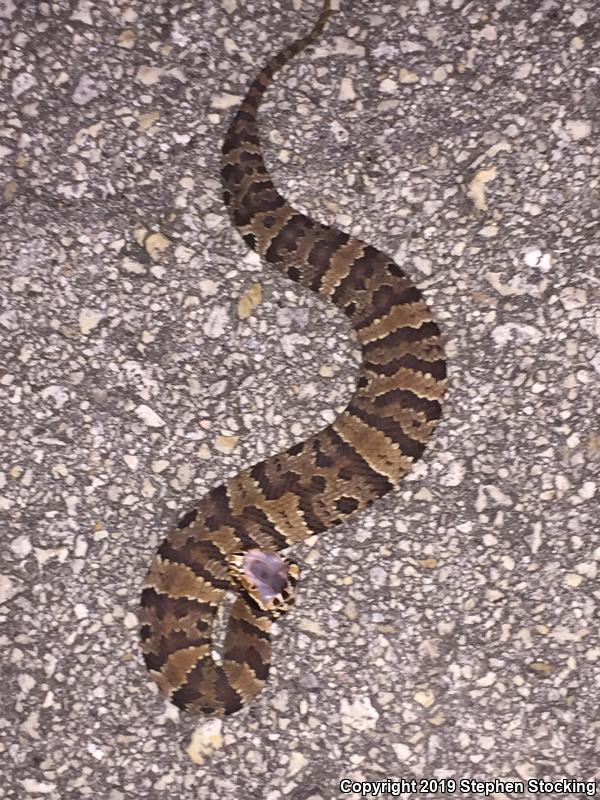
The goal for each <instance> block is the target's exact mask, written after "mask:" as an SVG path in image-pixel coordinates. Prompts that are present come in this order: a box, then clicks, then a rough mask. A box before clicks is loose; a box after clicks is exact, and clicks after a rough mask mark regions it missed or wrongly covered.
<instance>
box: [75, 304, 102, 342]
mask: <svg viewBox="0 0 600 800" xmlns="http://www.w3.org/2000/svg"><path fill="white" fill-rule="evenodd" d="M103 316H104V315H103V314H101V313H100V311H94V310H93V309H90V308H84V309H83V310H82V311H81V313H80V314H79V330H80V331H81V332H82V333H83V335H84V336H87V335H88V333H90V332H91V331H92V330H93V329H94V328H95V327H96V325H98V323H99V322H100V320H101V319H103Z"/></svg>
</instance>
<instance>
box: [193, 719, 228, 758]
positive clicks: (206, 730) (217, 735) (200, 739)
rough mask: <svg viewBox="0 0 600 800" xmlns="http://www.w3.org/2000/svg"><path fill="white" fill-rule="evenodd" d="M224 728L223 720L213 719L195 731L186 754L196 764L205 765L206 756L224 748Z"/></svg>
mask: <svg viewBox="0 0 600 800" xmlns="http://www.w3.org/2000/svg"><path fill="white" fill-rule="evenodd" d="M222 727H223V722H222V720H220V719H211V720H209V722H205V723H204V725H202V726H201V727H199V728H197V729H196V730H195V731H194V733H193V735H192V740H191V742H190V744H189V746H188V748H187V751H186V752H187V754H188V756H189V757H190V758H191V759H192V761H193V762H194V763H195V764H203V763H204V760H205V756H208V755H210V754H211V753H212V752H213V751H214V750H218V749H219V748H221V747H222V746H223V737H222V735H221V729H222Z"/></svg>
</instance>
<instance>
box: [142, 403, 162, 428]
mask: <svg viewBox="0 0 600 800" xmlns="http://www.w3.org/2000/svg"><path fill="white" fill-rule="evenodd" d="M135 413H136V415H137V416H138V417H139V418H140V419H141V421H142V422H143V423H144V424H146V425H148V427H149V428H162V426H163V425H164V424H165V421H164V419H162V418H161V417H159V416H158V414H157V413H156V411H153V410H152V409H151V408H150V407H149V406H147V405H144V404H143V403H142V405H139V406H138V407H137V408H136V409H135Z"/></svg>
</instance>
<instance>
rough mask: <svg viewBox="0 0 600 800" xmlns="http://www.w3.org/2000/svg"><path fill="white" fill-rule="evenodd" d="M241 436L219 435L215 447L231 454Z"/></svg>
mask: <svg viewBox="0 0 600 800" xmlns="http://www.w3.org/2000/svg"><path fill="white" fill-rule="evenodd" d="M239 439H240V437H239V436H223V435H219V436H217V437H216V439H215V449H216V450H218V451H219V452H220V453H225V454H226V455H229V453H232V452H233V451H234V449H235V447H236V445H237V443H238V441H239Z"/></svg>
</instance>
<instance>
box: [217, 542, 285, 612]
mask: <svg viewBox="0 0 600 800" xmlns="http://www.w3.org/2000/svg"><path fill="white" fill-rule="evenodd" d="M228 573H229V577H230V578H231V579H232V582H233V584H234V586H235V587H236V588H237V589H239V590H240V591H242V592H244V593H245V594H246V595H247V596H248V597H249V598H250V599H251V600H252V601H254V603H256V605H257V606H258V607H259V608H260V609H261V610H262V611H267V612H269V613H270V614H271V615H272V616H273V617H279V616H281V615H282V614H284V613H285V612H286V611H289V609H290V607H291V606H292V605H293V604H294V600H295V590H296V584H297V583H298V579H299V577H300V568H299V566H298V564H297V563H296V562H295V561H292V560H291V559H289V558H284V557H283V556H280V555H279V554H278V553H276V552H274V551H273V550H259V549H253V550H246V552H241V553H232V554H231V555H230V556H229V559H228Z"/></svg>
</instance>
